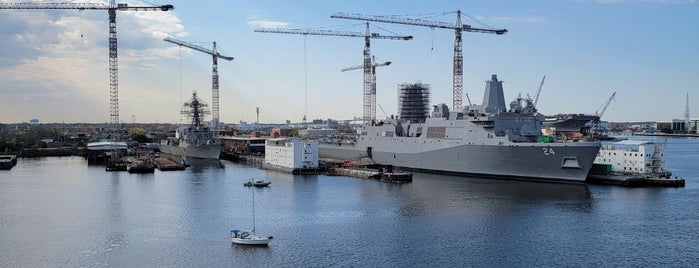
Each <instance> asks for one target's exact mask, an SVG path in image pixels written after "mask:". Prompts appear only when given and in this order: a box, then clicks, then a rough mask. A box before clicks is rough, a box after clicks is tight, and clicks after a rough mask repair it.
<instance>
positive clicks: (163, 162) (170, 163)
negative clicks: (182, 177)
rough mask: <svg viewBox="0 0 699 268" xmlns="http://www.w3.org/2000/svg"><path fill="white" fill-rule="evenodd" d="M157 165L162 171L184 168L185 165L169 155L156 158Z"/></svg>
mask: <svg viewBox="0 0 699 268" xmlns="http://www.w3.org/2000/svg"><path fill="white" fill-rule="evenodd" d="M154 162H155V166H156V167H157V168H158V169H159V170H160V171H170V170H184V169H185V166H184V165H182V164H180V163H177V162H175V161H174V160H172V159H170V158H167V157H158V158H156V159H155V160H154Z"/></svg>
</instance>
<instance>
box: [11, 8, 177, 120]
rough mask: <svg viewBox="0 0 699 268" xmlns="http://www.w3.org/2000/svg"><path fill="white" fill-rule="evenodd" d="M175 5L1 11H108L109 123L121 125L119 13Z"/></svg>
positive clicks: (163, 9) (167, 9)
mask: <svg viewBox="0 0 699 268" xmlns="http://www.w3.org/2000/svg"><path fill="white" fill-rule="evenodd" d="M174 8H175V7H174V6H173V5H160V6H129V5H128V4H125V3H119V4H116V2H115V1H114V0H110V1H109V5H105V4H104V3H26V2H25V3H0V9H77V10H86V9H87V10H107V14H108V15H109V123H110V124H112V125H114V126H116V125H118V124H119V66H118V65H119V64H118V62H117V35H116V12H117V11H169V10H172V9H174Z"/></svg>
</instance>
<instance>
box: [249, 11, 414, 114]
mask: <svg viewBox="0 0 699 268" xmlns="http://www.w3.org/2000/svg"><path fill="white" fill-rule="evenodd" d="M255 32H260V33H283V34H301V35H324V36H341V37H363V38H364V51H363V57H364V61H363V65H362V69H363V70H364V72H363V73H364V83H363V85H364V98H363V103H364V115H363V121H364V124H365V125H370V124H371V122H372V110H373V111H374V112H373V113H374V115H375V114H376V108H375V107H374V108H372V83H371V79H372V71H371V65H372V58H371V41H370V39H372V38H374V39H389V40H411V39H413V37H412V36H393V35H380V34H378V33H371V32H370V31H369V23H368V22H367V23H366V33H364V34H362V33H359V32H348V31H330V30H307V29H285V28H262V29H257V30H255ZM374 92H375V89H374ZM375 102H376V100H375V97H374V103H375ZM375 117H376V116H374V118H375Z"/></svg>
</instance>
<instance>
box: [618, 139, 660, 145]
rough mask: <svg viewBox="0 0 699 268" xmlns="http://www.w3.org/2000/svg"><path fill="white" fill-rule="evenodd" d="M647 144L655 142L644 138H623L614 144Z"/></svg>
mask: <svg viewBox="0 0 699 268" xmlns="http://www.w3.org/2000/svg"><path fill="white" fill-rule="evenodd" d="M645 144H653V142H652V141H643V140H623V141H619V142H615V143H614V145H633V146H638V145H645Z"/></svg>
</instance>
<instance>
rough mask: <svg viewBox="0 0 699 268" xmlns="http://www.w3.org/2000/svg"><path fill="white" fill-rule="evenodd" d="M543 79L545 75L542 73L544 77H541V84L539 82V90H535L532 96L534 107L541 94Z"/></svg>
mask: <svg viewBox="0 0 699 268" xmlns="http://www.w3.org/2000/svg"><path fill="white" fill-rule="evenodd" d="M544 80H546V75H544V78H541V84H539V90H538V91H536V96H535V97H534V102H533V103H532V104H533V105H534V108H536V103H537V102H539V94H541V89H542V88H544Z"/></svg>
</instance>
